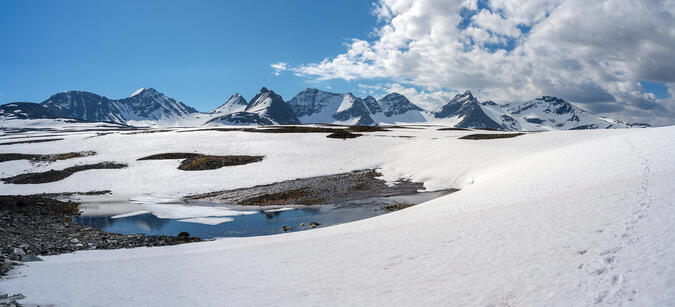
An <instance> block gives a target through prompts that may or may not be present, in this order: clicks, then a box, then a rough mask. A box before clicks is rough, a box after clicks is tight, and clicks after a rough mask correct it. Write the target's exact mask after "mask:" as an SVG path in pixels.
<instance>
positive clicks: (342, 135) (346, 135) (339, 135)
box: [326, 129, 362, 140]
mask: <svg viewBox="0 0 675 307" xmlns="http://www.w3.org/2000/svg"><path fill="white" fill-rule="evenodd" d="M360 136H362V134H359V133H351V132H349V131H347V130H342V129H340V130H338V131H335V132H333V133H331V134H329V135H327V136H326V137H327V138H332V139H343V140H344V139H354V138H357V137H360Z"/></svg>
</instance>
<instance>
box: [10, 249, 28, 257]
mask: <svg viewBox="0 0 675 307" xmlns="http://www.w3.org/2000/svg"><path fill="white" fill-rule="evenodd" d="M13 253H14V255H18V256H23V255H25V254H26V252H25V251H23V248H20V247H16V248H14V251H13Z"/></svg>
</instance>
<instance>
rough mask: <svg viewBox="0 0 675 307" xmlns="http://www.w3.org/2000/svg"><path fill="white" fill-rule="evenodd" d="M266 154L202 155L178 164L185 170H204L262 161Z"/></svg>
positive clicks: (180, 168) (179, 167)
mask: <svg viewBox="0 0 675 307" xmlns="http://www.w3.org/2000/svg"><path fill="white" fill-rule="evenodd" d="M264 158H265V157H264V156H200V157H191V158H187V159H185V160H183V161H182V162H181V163H180V165H179V166H178V169H179V170H184V171H203V170H210V169H218V168H221V167H225V166H234V165H244V164H249V163H254V162H260V161H262V160H263V159H264Z"/></svg>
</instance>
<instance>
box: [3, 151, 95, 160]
mask: <svg viewBox="0 0 675 307" xmlns="http://www.w3.org/2000/svg"><path fill="white" fill-rule="evenodd" d="M95 154H96V152H94V151H78V152H67V153H59V154H48V155H40V154H22V153H0V162H6V161H15V160H29V161H31V162H54V161H58V160H68V159H73V158H81V157H89V156H93V155H95Z"/></svg>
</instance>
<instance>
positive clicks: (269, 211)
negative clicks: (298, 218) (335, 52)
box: [265, 207, 295, 213]
mask: <svg viewBox="0 0 675 307" xmlns="http://www.w3.org/2000/svg"><path fill="white" fill-rule="evenodd" d="M289 210H295V208H290V207H283V208H277V209H269V210H265V213H274V212H284V211H289Z"/></svg>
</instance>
